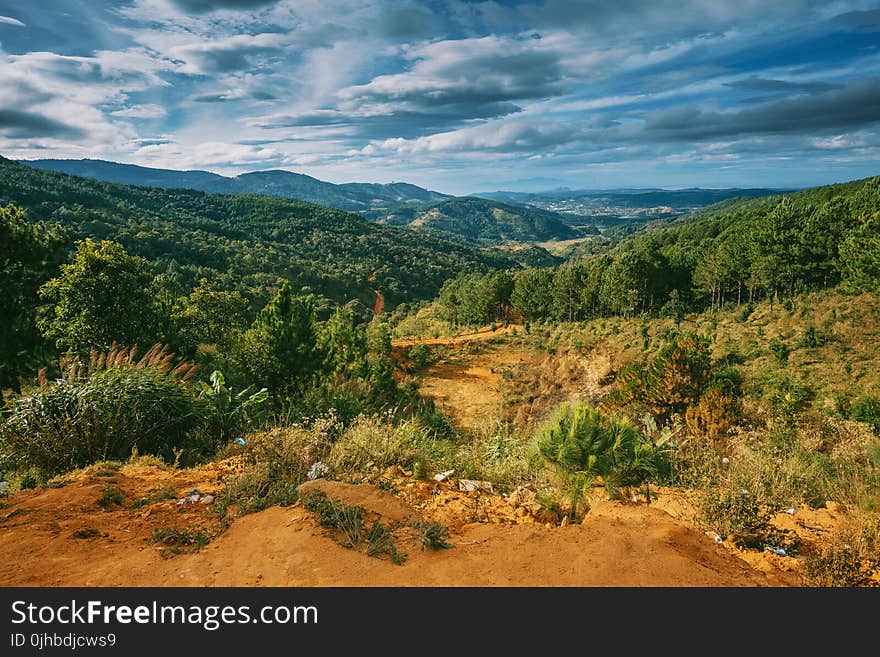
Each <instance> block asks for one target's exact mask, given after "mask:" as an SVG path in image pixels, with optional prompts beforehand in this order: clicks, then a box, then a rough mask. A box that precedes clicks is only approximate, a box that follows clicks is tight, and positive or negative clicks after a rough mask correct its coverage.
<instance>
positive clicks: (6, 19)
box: [0, 16, 27, 27]
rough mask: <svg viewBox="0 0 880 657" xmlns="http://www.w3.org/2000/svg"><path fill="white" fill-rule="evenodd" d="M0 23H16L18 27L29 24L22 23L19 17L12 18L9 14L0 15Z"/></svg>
mask: <svg viewBox="0 0 880 657" xmlns="http://www.w3.org/2000/svg"><path fill="white" fill-rule="evenodd" d="M0 23H2V24H4V25H14V26H16V27H27V25H25V24H24V23H22V22H21V21H20V20H18V19H17V18H11V17H9V16H0Z"/></svg>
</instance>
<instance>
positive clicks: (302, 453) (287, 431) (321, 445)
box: [214, 427, 329, 521]
mask: <svg viewBox="0 0 880 657" xmlns="http://www.w3.org/2000/svg"><path fill="white" fill-rule="evenodd" d="M328 449H329V442H328V440H327V437H326V435H323V434H322V432H321V430H320V427H311V428H299V427H288V428H275V429H270V430H268V431H262V432H260V433H256V434H251V435H250V436H248V438H247V440H246V442H245V450H244V451H243V452H242V459H243V460H244V464H245V468H244V470H243V471H242V472H241V473H239V474H238V475H236V476H235V477H233V478H232V479H230V480H229V481H228V482H227V484H226V488H225V489H224V490H223V492H222V493H221V494H220V495H219V496H218V497H219V499H218V500H217V503H215V505H214V510H215V512H216V513H217V514H218V515H219V516H220V518H221V520H224V521H225V520H227V519H228V518H227V515H228V514H229V512H230V511H234V513H235V514H237V515H243V514H246V513H253V512H255V511H261V510H263V509H265V508H266V507H269V506H272V505H273V504H279V505H281V506H289V505H291V504H293V503H294V502H296V500H297V492H296V488H297V486H299V485H300V484H301V483H303V482H304V481H306V479H308V473H309V470H310V469H311V467H312V466H313V465H314V464H315V463H316V462H318V461H320V460H322V459H323V457H324V455H325V454H326V453H327V451H328Z"/></svg>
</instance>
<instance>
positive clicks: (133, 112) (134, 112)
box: [110, 105, 168, 119]
mask: <svg viewBox="0 0 880 657" xmlns="http://www.w3.org/2000/svg"><path fill="white" fill-rule="evenodd" d="M110 113H111V114H112V115H113V116H122V117H125V118H127V119H162V118H165V117H166V116H167V115H168V112H167V110H166V109H165V108H164V107H162V106H161V105H132V106H131V107H126V108H124V109H119V110H115V111H113V112H110Z"/></svg>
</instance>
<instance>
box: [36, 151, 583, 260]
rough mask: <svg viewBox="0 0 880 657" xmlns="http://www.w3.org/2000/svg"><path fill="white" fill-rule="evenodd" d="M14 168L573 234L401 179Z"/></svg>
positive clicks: (76, 166)
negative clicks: (354, 180)
mask: <svg viewBox="0 0 880 657" xmlns="http://www.w3.org/2000/svg"><path fill="white" fill-rule="evenodd" d="M21 164H26V165H28V166H32V167H35V168H38V169H43V170H46V171H54V172H56V173H66V174H68V175H74V176H80V177H83V178H91V179H94V180H100V181H102V182H110V183H115V184H121V185H137V186H141V187H154V188H160V189H177V188H182V189H195V190H197V191H202V192H206V193H214V194H264V195H267V196H280V197H283V198H292V199H297V200H300V201H307V202H309V203H316V204H318V205H324V206H328V207H331V208H336V209H338V210H347V211H349V212H358V213H360V214H362V215H363V216H364V217H366V218H368V219H371V220H373V221H375V222H377V223H383V224H389V225H395V226H408V227H410V228H414V229H431V230H437V231H443V232H446V233H451V234H453V235H458V236H461V237H466V238H468V239H471V240H475V241H479V242H481V243H483V244H497V243H502V242H509V241H516V242H542V241H546V240H551V239H570V238H572V237H577V236H578V234H579V233H578V232H577V231H576V230H574V229H573V228H571V227H570V226H567V225H566V224H565V223H564V219H565V217H564V216H562V215H559V214H557V213H555V212H549V211H546V210H540V209H538V208H534V207H529V206H523V205H521V206H515V205H511V204H506V203H501V202H497V201H491V200H486V199H477V198H455V197H451V196H449V195H447V194H441V193H440V192H435V191H431V190H428V189H424V188H422V187H418V186H417V185H411V184H408V183H403V182H400V183H388V184H377V183H345V184H341V185H337V184H334V183H330V182H326V181H323V180H318V179H317V178H312V177H311V176H307V175H304V174H301V173H293V172H291V171H280V170H275V171H255V172H253V173H244V174H241V175H239V176H234V177H227V176H221V175H218V174H216V173H211V172H208V171H174V170H171V169H153V168H149V167H141V166H136V165H132V164H121V163H118V162H107V161H105V160H24V161H22V162H21Z"/></svg>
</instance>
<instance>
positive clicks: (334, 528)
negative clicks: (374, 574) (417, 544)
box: [302, 491, 406, 566]
mask: <svg viewBox="0 0 880 657" xmlns="http://www.w3.org/2000/svg"><path fill="white" fill-rule="evenodd" d="M302 503H303V506H304V507H305V508H306V509H307V510H308V511H310V512H312V513H314V514H315V516H316V517H317V519H318V522H319V523H320V524H321V526H322V527H324V528H325V529H329V530H330V531H331V534H332V535H333V538H334V539H335V540H336V541H337V542H338V543H340V544H341V545H343V546H345V547H347V548H351V549H353V550H357V551H358V552H364V553H366V554H367V556H370V557H381V556H382V555H388V558H389V559H390V560H391V562H392V563H393V564H395V565H398V566H400V565H403V562H404V561H405V560H406V554H404V553H402V552H399V551H398V549H397V547H396V546H395V545H394V543H393V542H392V537H391V533H390V531H389V530H388V528H387V527H386V526H385V525H384V524H382V523H381V522H380V521H378V520H376V521H374V522H373V524H372V525H371V526H370V529H369V531H366V529H365V526H366V520H365V516H366V512H365V511H364V508H363V507H360V506H353V505H351V506H350V505H346V504H343V503H341V502H338V501H336V500H331V499H330V498H329V497H327V494H326V493H324V492H322V491H315V492H312V493H310V494H309V495H307V496H305V497H304V498H303V500H302Z"/></svg>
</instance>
